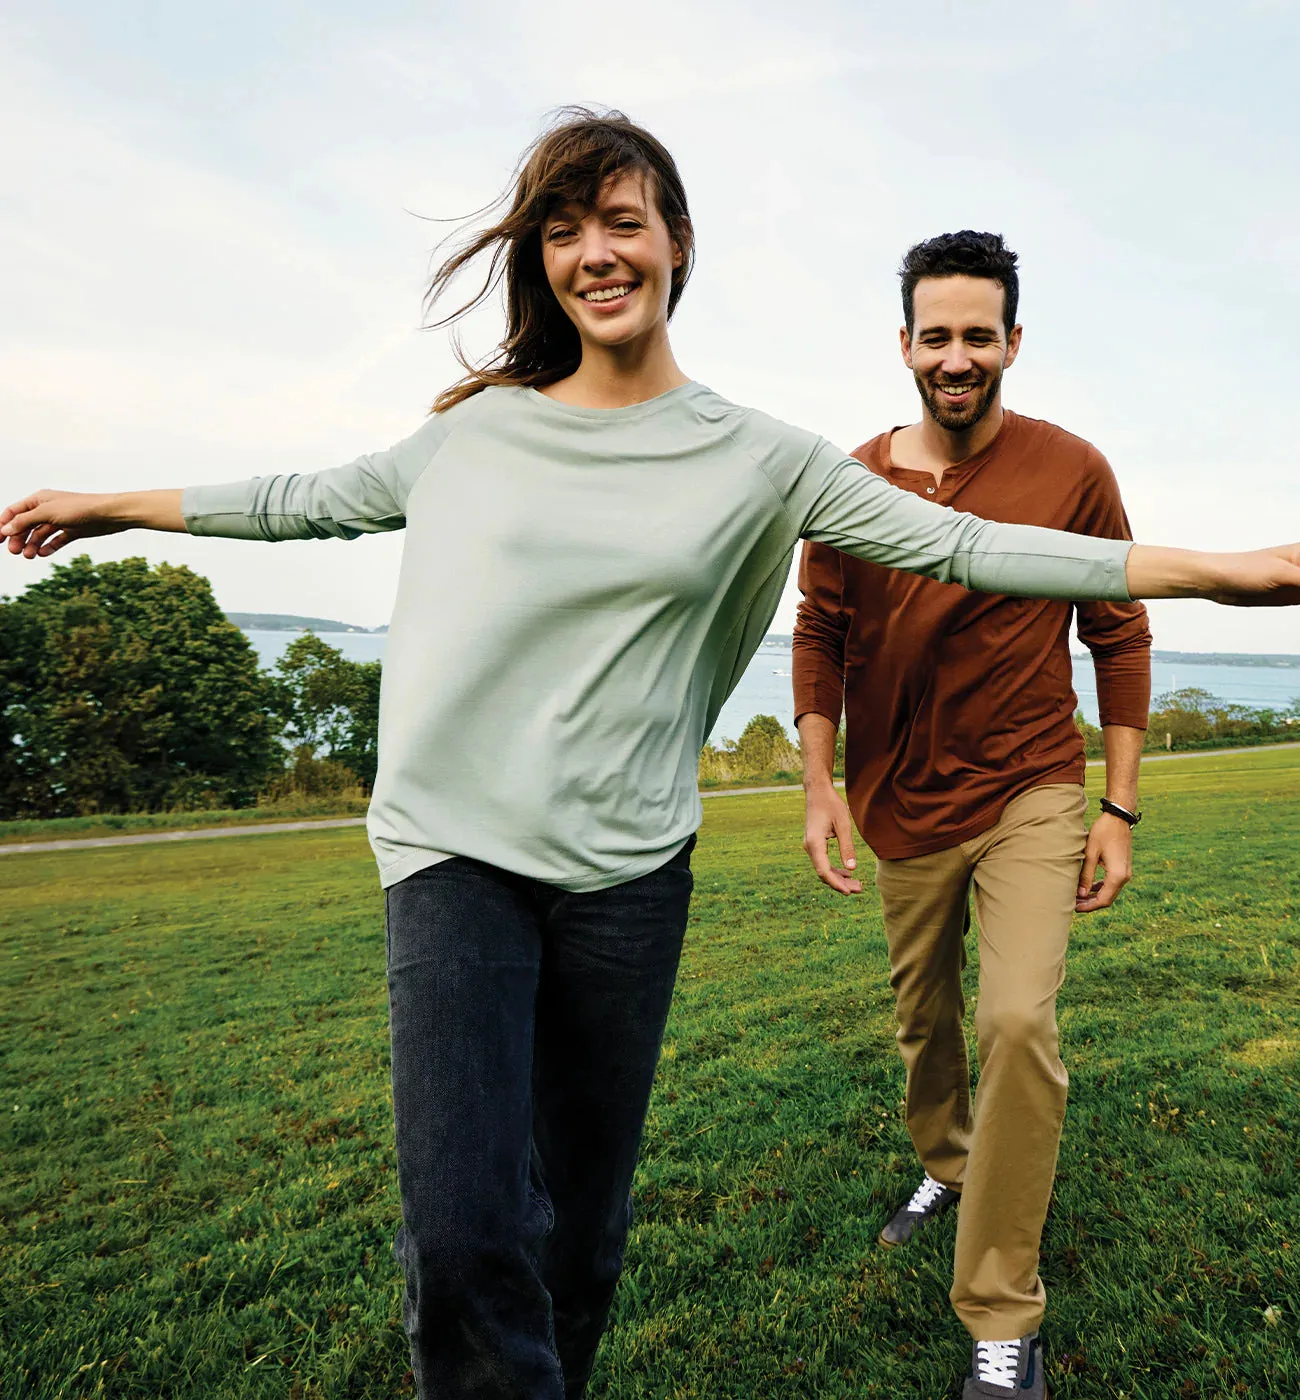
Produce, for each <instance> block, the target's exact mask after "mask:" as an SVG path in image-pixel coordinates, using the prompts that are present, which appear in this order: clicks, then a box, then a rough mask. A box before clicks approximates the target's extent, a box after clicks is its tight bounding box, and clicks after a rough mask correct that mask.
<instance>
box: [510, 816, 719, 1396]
mask: <svg viewBox="0 0 1300 1400" xmlns="http://www.w3.org/2000/svg"><path fill="white" fill-rule="evenodd" d="M693 846H694V840H692V841H690V842H689V843H688V844H687V846H686V847H685V848H684V849H683V850H682V851H679V852H678V854H677V855H675V856H674V857H673V858H672V859H671V860H670V861H668V863H667V864H666V865H664V866H661V867H660V868H659V869H658V870H656V871H653V872H652V873H651V874H649V875H646V876H643V877H642V878H640V879H638V880H630V881H628V882H627V883H625V884H622V885H616V886H614V887H613V888H612V889H606V890H599V891H595V892H593V893H590V894H559V895H558V896H557V897H556V898H555V899H554V901H553V902H552V903H551V905H550V908H549V911H548V916H547V919H546V924H545V952H544V955H543V960H542V975H541V986H540V988H539V993H538V1003H537V1029H536V1053H535V1060H534V1071H533V1072H534V1096H535V1097H534V1128H533V1132H534V1139H535V1142H536V1148H537V1157H538V1163H539V1167H540V1171H541V1174H542V1178H543V1181H544V1183H545V1189H546V1191H547V1193H548V1194H549V1197H550V1200H551V1204H552V1208H553V1209H554V1212H555V1228H554V1229H553V1230H552V1232H551V1234H550V1235H549V1236H548V1237H547V1239H546V1240H545V1241H544V1242H543V1244H542V1247H541V1250H540V1254H539V1259H540V1263H541V1269H542V1277H543V1279H544V1280H545V1282H546V1286H547V1288H548V1289H549V1290H550V1294H551V1299H552V1303H553V1307H554V1315H555V1340H556V1348H557V1350H558V1352H559V1356H560V1361H561V1364H562V1366H563V1371H564V1380H565V1395H566V1397H568V1400H579V1397H581V1396H582V1395H583V1394H584V1393H585V1390H586V1385H587V1379H588V1377H589V1376H590V1374H591V1368H592V1363H593V1361H594V1360H595V1355H596V1347H597V1344H598V1343H599V1341H600V1337H601V1333H602V1332H603V1331H604V1328H605V1322H606V1319H607V1318H608V1316H609V1309H610V1305H611V1303H612V1301H613V1298H614V1289H615V1286H616V1285H617V1283H618V1277H619V1274H620V1273H621V1271H622V1267H623V1253H624V1248H625V1246H626V1242H627V1232H628V1229H629V1226H630V1225H631V1199H630V1192H631V1188H632V1173H633V1170H634V1168H635V1166H636V1159H637V1152H638V1150H639V1148H640V1145H641V1130H642V1127H643V1126H644V1123H645V1115H646V1108H647V1106H648V1104H649V1100H650V1088H651V1084H652V1082H653V1080H654V1072H655V1065H656V1063H657V1061H658V1059H659V1047H660V1043H661V1041H662V1039H663V1032H664V1023H665V1021H666V1020H667V1017H668V1006H669V1003H670V1001H671V1000H672V992H673V983H674V981H675V979H676V976H677V963H678V959H679V958H680V956H681V947H682V938H683V935H684V934H685V931H686V914H687V908H688V906H689V903H690V896H691V872H690V852H691V848H692V847H693Z"/></svg>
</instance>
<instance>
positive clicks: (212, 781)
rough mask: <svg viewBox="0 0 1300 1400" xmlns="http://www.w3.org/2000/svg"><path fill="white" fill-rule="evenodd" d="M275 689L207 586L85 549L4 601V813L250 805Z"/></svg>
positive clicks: (261, 769)
mask: <svg viewBox="0 0 1300 1400" xmlns="http://www.w3.org/2000/svg"><path fill="white" fill-rule="evenodd" d="M274 708H275V691H274V687H273V686H272V685H271V683H270V681H269V679H268V678H267V677H266V676H265V675H264V674H263V673H262V672H261V671H259V669H258V665H257V656H256V653H255V652H254V651H253V648H252V646H251V645H250V644H249V642H248V639H247V638H246V637H245V636H244V634H243V633H242V632H241V631H240V630H239V628H237V627H235V626H234V625H233V624H232V623H230V622H228V621H227V620H226V618H225V616H224V615H223V614H222V612H221V609H220V608H218V607H217V604H216V600H215V599H214V598H213V596H212V590H211V587H210V586H209V584H208V581H207V580H206V579H205V578H202V577H201V576H200V575H198V574H195V573H192V572H191V571H190V570H189V569H186V568H181V567H174V566H173V565H170V564H159V565H158V566H157V567H156V568H150V566H149V564H148V563H147V562H146V561H145V560H143V559H124V560H122V561H121V562H118V563H112V562H110V563H104V564H95V563H93V562H92V561H91V560H90V558H89V557H87V556H85V555H82V556H81V557H79V558H76V559H73V560H72V561H71V562H70V563H67V564H64V565H56V566H55V569H54V571H53V573H51V574H50V575H49V576H48V577H47V578H45V579H42V580H41V581H40V582H38V583H35V584H33V585H32V586H31V587H30V588H28V589H27V591H26V592H25V593H23V594H22V595H21V596H19V597H17V598H13V599H8V598H6V599H0V745H3V757H2V758H0V818H11V817H18V816H35V817H59V816H77V815H84V814H87V813H93V812H127V811H156V810H161V809H168V808H182V807H190V808H192V807H198V806H223V807H225V806H242V805H244V804H246V803H248V802H251V801H252V800H253V798H254V797H255V796H256V794H257V792H258V791H259V789H260V788H261V787H262V785H263V784H264V783H265V781H266V779H267V777H268V775H269V774H270V773H271V772H273V771H275V770H276V769H278V768H279V767H281V766H282V764H283V751H282V750H281V749H280V747H279V745H278V744H277V743H276V732H277V727H278V726H277V723H276V717H275V713H274Z"/></svg>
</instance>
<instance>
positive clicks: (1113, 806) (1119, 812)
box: [1101, 797, 1142, 827]
mask: <svg viewBox="0 0 1300 1400" xmlns="http://www.w3.org/2000/svg"><path fill="white" fill-rule="evenodd" d="M1101 810H1102V811H1103V812H1109V813H1110V815H1111V816H1112V817H1118V818H1119V819H1120V821H1122V822H1127V823H1128V824H1129V826H1131V827H1133V826H1136V825H1137V824H1138V822H1140V821H1141V820H1142V813H1141V812H1130V811H1129V809H1128V808H1127V807H1121V806H1120V805H1119V803H1118V802H1112V801H1111V800H1110V798H1109V797H1103V798H1102V799H1101Z"/></svg>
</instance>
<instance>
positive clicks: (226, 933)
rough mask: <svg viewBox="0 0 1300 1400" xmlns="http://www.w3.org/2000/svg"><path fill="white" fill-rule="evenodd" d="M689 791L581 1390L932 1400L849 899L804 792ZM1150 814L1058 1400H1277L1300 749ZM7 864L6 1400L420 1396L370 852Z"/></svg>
mask: <svg viewBox="0 0 1300 1400" xmlns="http://www.w3.org/2000/svg"><path fill="white" fill-rule="evenodd" d="M1093 781H1094V782H1095V781H1096V778H1095V776H1094V778H1093ZM705 805H706V824H705V828H704V832H703V835H702V839H701V842H700V846H699V849H698V853H697V856H696V860H695V869H696V900H695V912H694V918H693V922H692V925H691V931H690V937H689V944H688V950H687V953H686V957H685V960H684V963H683V967H682V974H681V979H680V982H679V985H678V994H677V1000H676V1004H675V1008H674V1012H673V1017H672V1021H671V1023H670V1026H669V1032H668V1038H667V1042H666V1045H665V1051H664V1059H663V1063H662V1067H661V1072H660V1077H659V1082H658V1087H657V1091H656V1094H655V1098H654V1103H653V1107H652V1111H651V1115H650V1121H649V1124H648V1127H647V1131H646V1139H645V1151H644V1157H643V1164H642V1167H641V1170H640V1174H639V1177H638V1180H637V1187H636V1196H637V1209H638V1223H637V1225H636V1227H635V1231H634V1234H633V1237H632V1241H631V1245H630V1249H629V1255H628V1268H627V1272H626V1275H625V1278H624V1283H623V1286H622V1289H621V1291H620V1294H619V1299H618V1305H617V1310H616V1315H615V1319H614V1325H613V1327H612V1330H611V1332H610V1334H609V1336H608V1338H607V1339H606V1342H605V1344H604V1346H603V1348H602V1351H601V1357H600V1362H599V1367H598V1372H597V1377H596V1383H595V1384H594V1385H593V1388H592V1389H593V1393H594V1394H599V1395H603V1396H608V1397H610V1400H642V1397H660V1396H662V1397H708V1398H709V1400H716V1398H717V1397H737V1400H741V1397H743V1400H756V1398H757V1397H767V1396H773V1397H775V1396H783V1397H784V1396H801V1397H802V1396H806V1397H819V1398H820V1397H827V1398H828V1400H829V1398H830V1397H849V1396H855V1397H856V1396H880V1397H889V1400H910V1398H911V1397H918V1398H920V1397H926V1398H927V1400H928V1398H929V1397H946V1396H949V1395H951V1394H953V1393H954V1392H955V1390H956V1389H957V1387H958V1386H959V1383H960V1374H961V1372H962V1371H963V1370H964V1366H965V1358H966V1351H967V1343H966V1339H965V1333H964V1332H963V1331H962V1330H961V1328H960V1327H959V1326H958V1325H957V1323H956V1322H955V1321H954V1319H953V1318H952V1316H951V1314H950V1312H949V1309H948V1304H947V1290H948V1283H949V1270H950V1266H951V1258H952V1238H953V1230H952V1223H953V1222H952V1219H951V1217H949V1218H948V1219H946V1220H945V1221H944V1222H943V1223H942V1224H941V1225H940V1226H937V1227H936V1228H935V1229H934V1230H933V1231H932V1232H931V1233H930V1234H929V1235H927V1236H926V1237H925V1238H924V1240H923V1241H922V1242H921V1243H920V1244H919V1245H918V1246H917V1247H914V1248H911V1249H909V1250H906V1251H893V1252H890V1253H885V1252H884V1251H882V1250H880V1249H879V1248H878V1247H877V1246H876V1244H875V1237H876V1232H877V1231H878V1229H879V1228H880V1224H881V1222H882V1220H883V1218H884V1217H885V1216H886V1215H887V1214H888V1213H889V1212H890V1211H891V1210H892V1209H893V1208H894V1206H895V1205H896V1204H897V1203H898V1201H899V1200H900V1198H902V1197H904V1196H906V1195H907V1194H908V1192H909V1191H910V1190H911V1187H912V1186H913V1184H914V1182H915V1179H916V1176H917V1168H916V1165H915V1163H914V1161H913V1159H912V1155H911V1152H910V1146H909V1143H908V1139H907V1136H906V1132H905V1130H904V1128H903V1124H902V1120H901V1111H900V1099H901V1092H902V1076H901V1072H900V1068H899V1064H898V1061H897V1055H896V1052H895V1049H894V1045H893V1039H892V1034H893V1025H892V1014H891V1002H890V997H889V992H888V987H887V982H886V966H885V954H884V943H883V937H882V933H881V925H880V918H879V914H878V912H877V909H876V905H875V901H874V897H873V895H872V894H871V892H870V891H869V890H868V892H867V893H866V894H865V895H863V896H862V897H860V898H858V899H856V900H853V901H849V900H841V899H839V898H837V897H835V896H833V895H831V894H830V893H829V892H826V891H823V890H822V889H821V888H820V886H817V885H816V884H815V883H814V881H813V880H812V877H811V875H810V873H809V871H808V870H807V869H806V866H805V861H804V857H803V854H802V852H801V850H800V848H799V840H800V835H801V830H802V802H801V799H800V797H799V796H798V794H790V795H785V794H782V795H776V796H767V797H751V798H743V797H742V798H721V799H715V800H711V801H709V802H707V803H706V804H705ZM1143 806H1144V808H1145V810H1146V813H1147V817H1146V820H1145V821H1144V823H1143V825H1142V827H1141V828H1140V830H1139V839H1138V856H1137V866H1138V878H1137V879H1136V881H1135V882H1134V884H1133V885H1132V886H1131V887H1130V888H1129V890H1128V891H1127V893H1126V894H1125V896H1124V899H1123V902H1122V905H1121V907H1120V908H1119V909H1118V910H1116V911H1115V912H1113V913H1111V914H1109V915H1101V916H1094V917H1093V918H1091V919H1087V920H1080V921H1079V922H1078V923H1077V925H1076V930H1075V936H1074V943H1073V948H1072V953H1071V961H1070V974H1069V978H1068V980H1067V983H1066V987H1065V991H1064V994H1063V1000H1062V1017H1061V1019H1062V1028H1063V1036H1064V1046H1065V1048H1064V1053H1065V1056H1066V1060H1067V1063H1068V1064H1069V1067H1070V1070H1071V1074H1072V1085H1071V1096H1070V1097H1071V1102H1070V1110H1069V1118H1068V1122H1067V1126H1066V1134H1065V1142H1064V1147H1063V1150H1062V1155H1061V1169H1060V1174H1059V1177H1058V1182H1057V1190H1056V1196H1055V1201H1054V1205H1053V1208H1052V1214H1051V1217H1050V1219H1049V1222H1048V1226H1047V1232H1046V1237H1045V1240H1044V1247H1043V1260H1042V1271H1043V1275H1044V1278H1045V1280H1046V1282H1047V1287H1048V1290H1049V1295H1050V1304H1049V1317H1048V1323H1047V1325H1046V1327H1045V1329H1044V1335H1045V1337H1046V1340H1047V1346H1048V1353H1049V1361H1050V1364H1051V1366H1052V1370H1053V1374H1054V1384H1055V1393H1056V1395H1057V1396H1059V1397H1060V1400H1118V1397H1142V1398H1143V1400H1156V1398H1157V1397H1159V1398H1161V1400H1163V1397H1180V1398H1181V1397H1211V1396H1216V1397H1217V1396H1233V1395H1237V1394H1241V1395H1261V1396H1270V1397H1272V1396H1277V1397H1281V1396H1293V1395H1300V1224H1298V1222H1300V1083H1298V1082H1297V1069H1298V1067H1300V752H1297V751H1295V750H1292V751H1282V752H1268V753H1251V752H1249V751H1243V752H1240V753H1236V754H1232V755H1229V756H1225V757H1220V758H1211V759H1187V760H1175V761H1172V762H1168V763H1154V764H1148V765H1147V767H1146V769H1145V773H1144V798H1143ZM0 872H2V873H3V878H4V881H5V885H6V891H5V894H6V897H5V899H4V901H3V904H2V905H0V967H2V968H3V978H4V986H3V1001H2V1002H0V1064H2V1068H0V1082H2V1092H3V1099H0V1122H2V1123H3V1130H2V1133H0V1150H2V1152H3V1159H2V1163H0V1211H2V1218H3V1229H4V1238H3V1257H2V1258H0V1395H3V1396H4V1400H19V1397H48V1398H49V1400H53V1397H65V1396H67V1397H71V1396H148V1397H163V1400H181V1398H182V1397H186V1398H188V1397H194V1398H195V1400H197V1398H198V1397H203V1398H204V1400H214V1398H215V1397H230V1398H231V1400H234V1398H235V1397H238V1400H245V1398H246V1397H248V1398H260V1397H268V1400H269V1397H292V1400H323V1398H324V1397H334V1396H358V1397H368V1400H390V1397H395V1396H402V1395H406V1394H410V1393H411V1386H410V1380H409V1375H408V1372H407V1362H406V1356H405V1346H404V1341H403V1339H402V1336H401V1331H400V1326H399V1323H398V1311H399V1296H400V1284H399V1279H398V1275H397V1270H396V1266H395V1264H394V1263H393V1260H392V1256H391V1253H390V1250H389V1241H390V1239H391V1236H392V1232H393V1229H394V1226H395V1223H396V1218H397V1213H398V1200H397V1190H396V1173H395V1170H394V1165H393V1150H392V1128H391V1120H390V1106H389V1091H388V1081H387V1074H388V1067H387V1032H386V1014H385V999H384V980H383V954H384V940H383V925H382V901H381V899H380V896H379V893H378V889H377V885H376V881H375V877H374V872H373V868H372V866H371V863H370V858H369V853H368V851H367V848H366V846H365V842H364V838H363V837H362V835H361V833H360V832H357V831H343V832H337V831H336V832H322V833H310V834H295V835H287V836H259V837H256V838H249V839H243V838H233V839H229V840H219V841H196V842H192V843H184V844H177V845H157V846H144V847H135V848H126V849H117V850H99V851H78V852H67V853H58V854H55V855H23V856H16V857H8V858H5V859H4V860H3V862H0ZM972 952H974V948H973V946H972ZM977 971H978V968H977V959H975V958H972V962H971V967H970V969H969V973H968V975H969V977H970V982H971V993H972V997H973V995H974V991H975V986H976V977H977Z"/></svg>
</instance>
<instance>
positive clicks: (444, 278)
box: [426, 108, 695, 412]
mask: <svg viewBox="0 0 1300 1400" xmlns="http://www.w3.org/2000/svg"><path fill="white" fill-rule="evenodd" d="M567 117H568V120H565V121H563V122H561V124H560V125H559V126H557V127H555V128H554V129H553V130H550V131H547V132H544V133H543V134H542V135H541V136H540V137H539V138H538V139H537V141H536V142H535V143H534V144H533V145H532V146H531V147H530V148H529V150H528V151H526V152H525V153H524V157H523V159H522V161H521V162H520V166H519V170H518V173H517V175H516V180H515V187H514V191H513V195H512V197H511V199H510V205H509V208H508V210H507V211H506V212H505V213H504V214H503V216H502V217H501V218H500V219H499V220H498V221H497V222H496V223H494V224H492V225H491V226H490V227H488V228H485V229H482V230H480V231H479V232H478V233H476V234H475V235H474V236H473V237H472V238H471V239H470V240H469V242H468V243H467V244H466V245H465V247H463V248H462V249H460V250H459V251H458V252H456V253H455V254H453V256H451V257H450V258H448V259H447V261H446V262H445V263H443V265H442V266H441V267H440V268H439V269H438V271H437V273H436V274H435V275H434V278H433V281H432V283H431V285H430V287H429V294H428V297H427V298H426V305H427V306H429V307H432V306H433V305H435V304H436V303H437V301H438V300H439V299H440V298H441V297H442V296H443V295H444V293H445V292H446V291H447V289H448V287H449V286H450V283H451V281H452V279H453V278H454V277H455V276H456V275H457V273H459V272H460V271H462V270H463V269H464V268H465V267H467V266H469V265H470V264H471V263H473V262H474V261H475V260H476V259H477V258H479V257H480V256H482V255H483V254H484V253H490V255H491V256H490V260H489V264H488V270H487V274H486V276H485V278H484V280H483V283H482V285H481V287H480V288H479V291H478V292H477V293H476V295H475V296H474V297H472V298H471V299H470V301H469V302H467V303H466V304H465V305H464V306H462V307H460V308H459V309H458V310H456V311H454V312H452V313H451V314H450V315H449V316H447V317H445V318H443V319H440V320H437V321H435V322H434V323H433V324H434V325H435V326H444V325H448V324H450V323H451V322H453V321H456V320H458V319H459V318H460V317H461V316H463V315H465V314H466V313H467V312H469V311H471V310H472V309H473V308H474V307H476V306H479V305H480V304H481V303H482V302H483V301H484V300H486V299H487V298H488V297H489V296H490V295H491V294H492V293H493V292H494V291H495V290H496V288H497V287H498V286H499V284H500V283H501V281H502V280H504V281H505V284H506V333H505V335H504V336H503V338H502V340H501V344H500V345H499V346H498V348H497V352H496V354H495V355H494V356H492V357H491V358H490V359H489V360H488V362H487V363H486V364H484V365H472V364H470V363H469V362H467V361H465V360H464V359H463V357H462V363H463V364H464V365H465V369H466V371H467V374H466V377H465V378H464V379H462V380H461V381H460V382H459V383H458V384H454V385H452V386H451V387H450V388H449V389H446V390H444V391H443V393H442V394H441V395H439V397H438V400H437V402H436V403H435V404H434V410H435V412H440V411H442V410H443V409H447V408H451V407H452V406H453V405H455V404H457V403H460V402H461V401H462V400H464V399H466V398H468V397H469V396H470V395H472V394H475V393H477V392H478V391H479V390H480V389H484V388H487V387H489V386H490V385H508V384H517V385H528V386H531V387H533V388H543V387H546V386H551V385H555V384H556V383H557V382H558V381H560V380H562V379H569V378H572V377H574V376H576V375H578V374H579V372H580V371H584V373H583V374H582V379H581V380H580V382H579V384H578V385H577V386H571V389H575V388H576V391H577V397H576V398H574V399H573V400H572V401H573V402H580V401H582V400H583V398H584V394H583V390H584V389H585V388H591V389H594V388H595V386H596V384H598V383H600V382H601V381H602V380H603V381H604V394H603V397H605V398H609V397H611V394H612V398H613V400H615V401H614V402H601V403H600V404H599V405H598V406H601V407H618V406H620V405H622V404H627V403H632V402H637V401H639V400H641V399H646V398H651V397H653V396H654V395H655V394H658V393H662V392H664V391H665V390H667V389H671V388H675V387H676V386H677V385H679V384H684V383H686V376H685V375H684V374H682V372H681V371H680V370H679V369H678V368H677V366H676V363H675V362H674V361H673V358H672V351H671V349H670V348H669V345H668V322H669V321H670V320H671V319H672V314H673V312H674V311H675V310H676V308H677V302H678V300H679V299H680V297H681V294H682V291H683V289H684V288H685V286H686V282H687V279H688V278H689V277H690V275H691V267H692V264H693V262H694V253H695V235H694V232H693V230H692V228H691V217H690V212H689V210H688V209H687V204H686V191H685V189H684V188H683V186H682V180H681V176H680V175H679V174H678V171H677V165H676V163H675V162H674V160H673V158H672V156H671V155H669V153H668V152H667V150H665V149H664V147H663V146H662V145H661V144H660V143H659V142H658V141H656V140H655V138H654V137H653V136H652V135H651V134H650V133H649V132H648V131H645V130H643V129H642V128H641V127H638V126H636V125H634V124H633V123H632V122H629V121H628V120H627V119H626V118H625V117H622V116H620V115H618V114H617V113H615V114H612V115H609V116H605V117H597V116H596V115H595V114H594V113H592V112H588V111H585V110H583V109H581V108H573V109H571V110H570V111H569V112H568V113H567ZM539 233H540V237H539ZM554 397H563V395H562V394H556V395H554ZM588 397H590V396H588ZM597 397H601V396H600V395H597ZM592 402H593V403H595V402H596V398H592Z"/></svg>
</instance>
